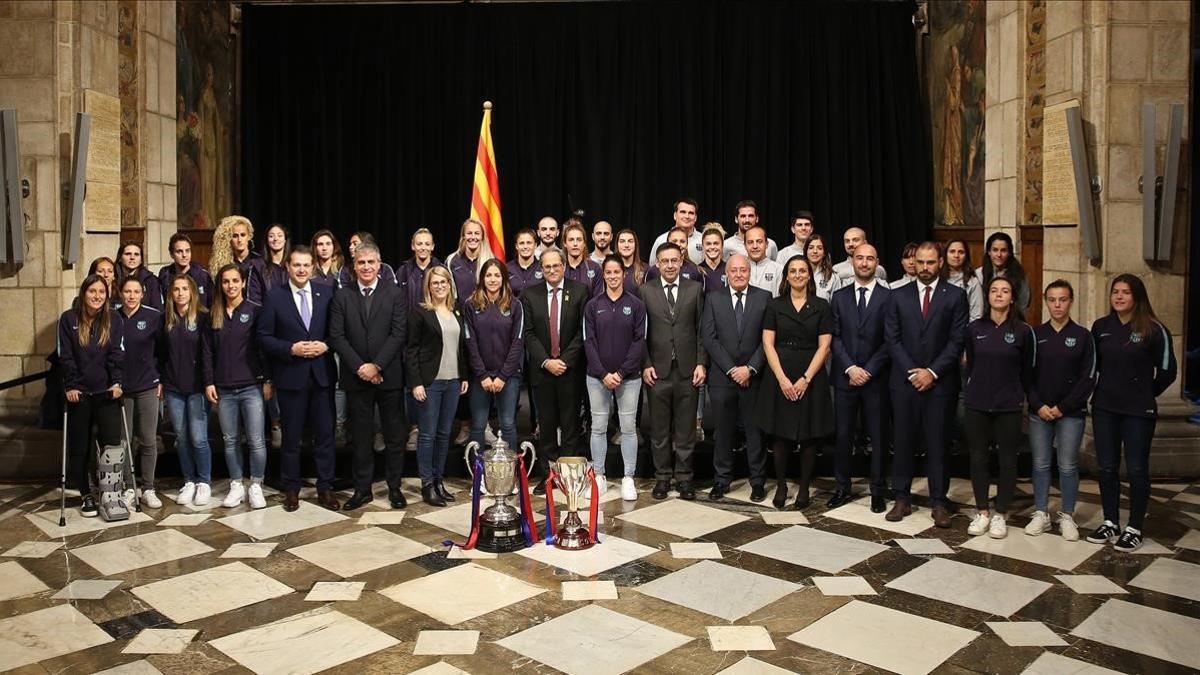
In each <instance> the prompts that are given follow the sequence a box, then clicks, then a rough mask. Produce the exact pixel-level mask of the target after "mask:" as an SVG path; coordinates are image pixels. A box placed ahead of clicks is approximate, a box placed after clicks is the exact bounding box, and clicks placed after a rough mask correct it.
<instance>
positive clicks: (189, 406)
mask: <svg viewBox="0 0 1200 675" xmlns="http://www.w3.org/2000/svg"><path fill="white" fill-rule="evenodd" d="M163 398H164V399H165V400H166V403H167V414H168V415H170V416H171V427H172V428H173V429H175V452H176V453H178V454H179V469H180V470H181V471H183V479H184V480H185V481H187V482H189V483H211V482H212V450H211V449H210V448H209V447H208V402H207V401H205V400H204V394H180V393H177V392H174V391H164V392H163Z"/></svg>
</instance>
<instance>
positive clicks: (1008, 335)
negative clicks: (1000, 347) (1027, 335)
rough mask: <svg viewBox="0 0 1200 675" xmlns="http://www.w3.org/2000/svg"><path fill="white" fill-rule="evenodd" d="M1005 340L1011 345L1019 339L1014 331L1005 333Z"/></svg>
mask: <svg viewBox="0 0 1200 675" xmlns="http://www.w3.org/2000/svg"><path fill="white" fill-rule="evenodd" d="M1004 341H1005V342H1007V343H1008V344H1010V345H1011V344H1013V343H1015V342H1016V341H1017V336H1016V335H1013V334H1012V333H1005V334H1004Z"/></svg>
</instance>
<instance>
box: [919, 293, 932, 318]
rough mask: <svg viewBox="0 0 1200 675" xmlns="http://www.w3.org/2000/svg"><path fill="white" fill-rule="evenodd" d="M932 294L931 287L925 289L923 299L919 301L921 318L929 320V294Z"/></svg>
mask: <svg viewBox="0 0 1200 675" xmlns="http://www.w3.org/2000/svg"><path fill="white" fill-rule="evenodd" d="M932 292H933V286H926V287H925V299H924V300H922V301H921V318H922V319H928V318H929V294H930V293H932Z"/></svg>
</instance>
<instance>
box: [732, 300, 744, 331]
mask: <svg viewBox="0 0 1200 675" xmlns="http://www.w3.org/2000/svg"><path fill="white" fill-rule="evenodd" d="M743 295H745V293H743V292H742V291H738V294H737V303H736V304H734V306H733V318H734V319H736V320H737V329H738V335H741V334H742V319H743V318H744V317H745V316H746V306H745V305H744V304H742V296H743Z"/></svg>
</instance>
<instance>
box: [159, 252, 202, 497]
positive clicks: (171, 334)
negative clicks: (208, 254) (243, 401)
mask: <svg viewBox="0 0 1200 675" xmlns="http://www.w3.org/2000/svg"><path fill="white" fill-rule="evenodd" d="M165 314H166V320H165V322H164V327H163V334H164V336H165V337H164V340H163V341H164V343H165V346H166V349H164V350H163V352H162V355H161V357H160V358H161V362H160V363H159V368H158V372H159V375H160V376H161V378H162V385H163V396H164V401H165V402H166V406H167V414H168V415H170V416H171V427H172V428H174V429H175V451H176V453H177V454H178V455H179V468H180V470H181V471H182V472H183V480H184V483H183V487H182V488H181V489H180V490H179V495H178V496H177V497H176V498H175V503H177V504H181V505H187V504H192V505H194V506H204V505H206V504H208V500H209V498H210V497H211V495H212V488H211V487H210V485H211V483H212V450H211V449H210V448H209V445H208V404H207V402H206V401H205V400H204V374H203V369H202V367H201V350H202V348H203V345H204V344H206V343H208V342H209V340H210V337H209V330H210V329H209V320H208V309H206V308H205V307H204V305H203V304H201V302H200V292H199V290H198V289H197V288H196V280H195V279H192V278H191V277H189V276H187V275H181V276H177V277H175V278H174V279H172V280H171V287H170V289H168V293H167V307H166V312H165Z"/></svg>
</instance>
